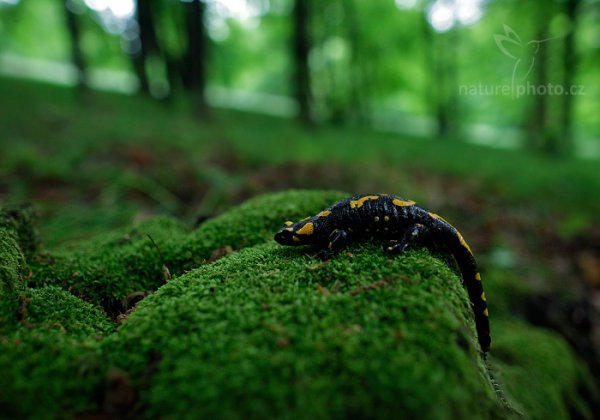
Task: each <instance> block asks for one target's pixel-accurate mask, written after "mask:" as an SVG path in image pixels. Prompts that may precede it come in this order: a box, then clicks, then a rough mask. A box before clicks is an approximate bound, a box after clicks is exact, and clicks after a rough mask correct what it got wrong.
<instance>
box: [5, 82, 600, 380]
mask: <svg viewBox="0 0 600 420" xmlns="http://www.w3.org/2000/svg"><path fill="white" fill-rule="evenodd" d="M0 109H1V110H2V112H0V127H1V133H0V146H1V149H2V153H1V154H0V203H2V204H7V203H13V204H14V203H21V202H32V203H34V205H35V206H36V208H37V209H38V211H39V213H40V219H41V233H42V238H43V241H44V243H45V244H46V246H47V247H48V248H58V247H66V248H69V247H72V246H74V245H75V244H76V243H77V241H78V240H80V239H83V238H89V237H92V236H94V235H96V234H97V233H100V232H103V231H106V230H107V229H110V228H115V227H120V226H124V225H126V224H128V223H130V222H131V221H138V220H142V219H146V218H148V217H150V216H153V215H160V214H167V215H172V216H175V217H177V218H179V219H180V220H183V221H184V222H186V223H187V224H188V225H190V226H191V225H193V224H194V223H196V222H198V221H199V220H203V219H205V218H207V217H212V216H214V215H216V214H219V213H221V212H222V211H224V210H225V209H227V208H229V207H231V206H232V205H234V204H238V203H240V202H241V201H243V200H245V199H247V198H249V197H252V196H254V195H257V194H260V193H264V192H268V191H275V190H284V189H290V188H308V189H336V190H342V191H347V192H351V193H362V192H388V193H392V194H397V195H402V196H405V197H407V198H411V199H413V200H416V201H417V202H418V203H420V204H422V205H423V206H424V207H427V208H430V209H435V211H436V212H437V213H439V214H442V215H444V217H445V218H446V219H448V220H450V221H451V222H452V223H453V224H454V225H455V226H456V227H458V228H459V229H460V230H461V231H462V232H463V234H464V236H465V237H466V238H467V240H468V241H469V243H470V244H471V247H472V248H473V249H474V251H475V254H476V256H477V257H478V261H479V262H480V265H481V266H482V273H483V275H484V277H486V278H490V279H498V278H503V279H509V280H508V281H510V282H512V283H513V284H514V288H515V290H519V293H521V294H520V296H521V298H519V299H514V300H512V299H505V300H504V303H503V304H506V305H510V306H511V307H510V310H511V311H513V312H514V313H515V314H518V315H519V316H521V317H523V318H525V319H526V320H528V321H529V322H531V323H533V324H537V325H541V326H544V327H548V328H551V329H554V330H557V331H558V332H560V333H561V334H562V335H563V336H564V337H565V338H566V339H567V340H568V341H569V343H570V344H571V345H572V346H573V348H574V349H575V350H576V351H577V352H578V353H579V354H580V355H581V356H582V357H583V358H584V359H585V360H586V361H587V362H588V364H589V366H590V369H591V370H592V371H593V373H595V374H596V377H598V376H599V375H600V362H599V358H598V354H597V353H596V350H595V349H596V348H598V344H600V329H599V326H600V322H599V318H598V311H599V309H600V226H599V225H598V224H597V223H595V222H596V220H597V219H596V218H597V215H598V214H599V212H600V195H598V194H597V191H599V190H600V177H599V176H598V173H597V162H590V161H580V160H574V159H568V158H565V159H560V160H559V159H551V158H546V157H542V156H537V155H532V154H530V153H527V152H524V151H508V150H493V149H489V148H484V147H480V146H476V145H469V144H464V143H461V142H457V141H454V142H444V141H442V140H439V139H431V140H425V139H417V138H410V137H406V136H399V135H395V134H383V133H374V132H372V131H371V130H369V129H367V128H364V127H333V126H325V127H314V128H312V129H307V128H302V127H300V126H298V125H296V124H295V123H293V122H290V121H288V120H284V119H278V118H273V117H265V116H257V115H252V114H246V113H239V112H233V111H223V110H211V111H210V114H209V115H204V116H201V117H198V116H197V115H194V113H193V112H191V111H190V107H189V104H186V103H184V102H176V103H157V102H154V101H150V100H147V99H144V98H139V97H128V96H119V95H111V94H103V93H93V94H87V95H83V96H80V95H77V94H76V93H74V92H73V91H71V90H68V89H65V88H60V87H54V86H49V85H43V84H37V83H31V82H22V81H17V80H13V79H0ZM488 296H489V299H490V306H491V308H492V309H491V310H492V312H493V307H494V303H493V296H494V291H493V290H490V291H489V293H488ZM509 302H510V303H509Z"/></svg>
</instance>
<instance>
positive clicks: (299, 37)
mask: <svg viewBox="0 0 600 420" xmlns="http://www.w3.org/2000/svg"><path fill="white" fill-rule="evenodd" d="M309 1H310V0H295V2H294V10H293V13H292V19H293V34H292V54H293V66H294V75H293V92H294V96H295V97H296V101H297V102H298V107H299V118H300V120H301V121H302V122H303V123H305V124H307V125H310V124H311V123H312V115H311V92H310V91H311V81H310V66H309V62H308V55H309V53H310V48H311V40H310V28H309V23H310V5H309Z"/></svg>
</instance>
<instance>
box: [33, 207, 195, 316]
mask: <svg viewBox="0 0 600 420" xmlns="http://www.w3.org/2000/svg"><path fill="white" fill-rule="evenodd" d="M186 234H187V230H186V229H185V227H184V226H182V225H181V224H180V223H179V222H177V221H175V220H173V219H170V218H166V217H159V218H155V219H151V220H146V221H144V222H141V223H138V224H136V225H134V226H132V227H130V228H126V229H120V230H117V231H115V232H111V233H108V234H105V235H101V236H99V237H98V238H96V239H92V240H89V241H84V242H82V243H81V244H80V245H79V246H78V247H77V248H76V249H74V250H65V251H57V252H53V253H49V254H44V255H40V256H39V257H38V258H37V260H36V261H34V263H33V276H32V278H31V281H30V283H31V285H32V286H35V287H42V286H46V285H56V286H59V287H61V288H63V289H66V290H69V291H71V293H73V294H75V295H77V296H80V297H82V298H84V299H86V300H89V301H90V302H92V303H94V304H99V305H102V306H103V307H105V308H107V309H108V310H118V308H115V305H117V303H118V301H119V300H120V299H121V298H123V297H124V296H126V295H127V294H129V293H131V292H134V291H143V290H149V289H155V288H157V287H159V286H160V285H161V284H163V283H164V282H165V275H164V272H163V260H162V258H161V255H160V254H159V251H158V250H157V247H158V249H159V250H160V253H162V254H164V253H166V252H167V251H168V250H171V249H173V247H174V246H175V244H177V243H179V242H181V241H183V240H185V237H186ZM149 236H150V237H151V238H152V240H154V242H155V243H156V247H155V246H154V244H153V243H152V240H150V238H149ZM163 258H164V257H163Z"/></svg>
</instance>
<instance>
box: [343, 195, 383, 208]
mask: <svg viewBox="0 0 600 420" xmlns="http://www.w3.org/2000/svg"><path fill="white" fill-rule="evenodd" d="M377 199H379V196H378V195H365V196H364V197H361V198H359V199H358V200H350V208H351V209H358V208H360V207H362V205H363V204H365V201H367V200H377Z"/></svg>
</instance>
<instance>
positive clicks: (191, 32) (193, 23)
mask: <svg viewBox="0 0 600 420" xmlns="http://www.w3.org/2000/svg"><path fill="white" fill-rule="evenodd" d="M181 4H182V5H183V7H184V8H185V18H186V34H187V49H186V52H185V55H184V57H183V63H184V66H183V85H184V87H185V88H186V89H187V90H189V91H190V92H192V94H193V95H194V97H195V101H196V105H197V106H198V107H199V109H201V110H203V111H204V110H205V108H206V101H205V98H204V89H205V87H206V71H205V66H204V63H205V57H206V34H205V31H204V10H205V6H204V2H202V1H201V0H193V1H190V2H185V3H181Z"/></svg>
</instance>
